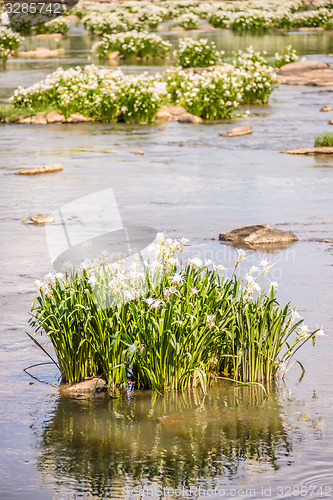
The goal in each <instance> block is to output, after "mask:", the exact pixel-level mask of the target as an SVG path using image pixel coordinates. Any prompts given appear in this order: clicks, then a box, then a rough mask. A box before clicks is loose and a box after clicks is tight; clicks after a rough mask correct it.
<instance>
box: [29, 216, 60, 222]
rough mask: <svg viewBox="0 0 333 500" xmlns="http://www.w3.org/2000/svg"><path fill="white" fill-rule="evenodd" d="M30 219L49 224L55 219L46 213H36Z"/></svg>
mask: <svg viewBox="0 0 333 500" xmlns="http://www.w3.org/2000/svg"><path fill="white" fill-rule="evenodd" d="M30 220H31V221H32V222H34V223H35V224H49V223H51V222H54V219H52V217H49V216H48V215H44V214H37V215H34V216H33V217H30Z"/></svg>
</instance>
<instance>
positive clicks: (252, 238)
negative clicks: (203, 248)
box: [219, 224, 298, 245]
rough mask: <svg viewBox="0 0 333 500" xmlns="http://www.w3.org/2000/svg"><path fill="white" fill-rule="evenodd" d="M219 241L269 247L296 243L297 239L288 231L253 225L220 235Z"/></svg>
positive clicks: (264, 225)
mask: <svg viewBox="0 0 333 500" xmlns="http://www.w3.org/2000/svg"><path fill="white" fill-rule="evenodd" d="M219 240H221V241H226V242H229V243H235V244H237V243H240V244H249V245H265V244H266V245H267V244H268V245H269V244H272V243H291V242H293V241H298V238H297V236H296V235H295V234H294V233H291V232H290V231H283V230H282V229H277V228H275V227H271V226H269V225H268V224H253V225H250V226H243V227H239V228H237V229H233V230H232V231H228V232H227V233H221V234H220V235H219Z"/></svg>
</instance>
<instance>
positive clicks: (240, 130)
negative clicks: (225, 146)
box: [220, 125, 253, 137]
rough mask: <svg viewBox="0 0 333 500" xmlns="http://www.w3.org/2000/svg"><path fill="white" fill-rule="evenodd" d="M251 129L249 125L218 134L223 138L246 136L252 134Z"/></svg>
mask: <svg viewBox="0 0 333 500" xmlns="http://www.w3.org/2000/svg"><path fill="white" fill-rule="evenodd" d="M252 132H253V129H252V127H251V125H241V126H240V127H235V128H232V129H231V130H227V131H226V132H220V135H222V136H224V137H236V136H238V135H248V134H252Z"/></svg>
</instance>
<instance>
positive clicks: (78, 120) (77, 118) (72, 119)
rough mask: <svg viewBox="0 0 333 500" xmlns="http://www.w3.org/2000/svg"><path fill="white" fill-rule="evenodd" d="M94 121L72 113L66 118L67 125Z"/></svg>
mask: <svg viewBox="0 0 333 500" xmlns="http://www.w3.org/2000/svg"><path fill="white" fill-rule="evenodd" d="M93 121H94V119H93V118H90V117H89V116H83V115H81V113H73V114H72V115H70V116H69V117H68V118H67V123H81V122H93Z"/></svg>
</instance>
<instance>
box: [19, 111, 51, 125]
mask: <svg viewBox="0 0 333 500" xmlns="http://www.w3.org/2000/svg"><path fill="white" fill-rule="evenodd" d="M17 123H26V124H30V125H46V124H47V121H46V118H45V116H44V114H43V113H37V115H35V116H28V117H27V118H23V117H20V118H19V120H18V122H17Z"/></svg>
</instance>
